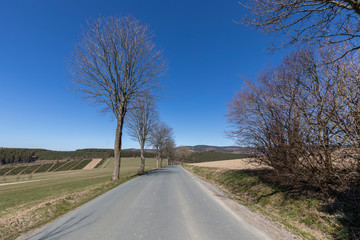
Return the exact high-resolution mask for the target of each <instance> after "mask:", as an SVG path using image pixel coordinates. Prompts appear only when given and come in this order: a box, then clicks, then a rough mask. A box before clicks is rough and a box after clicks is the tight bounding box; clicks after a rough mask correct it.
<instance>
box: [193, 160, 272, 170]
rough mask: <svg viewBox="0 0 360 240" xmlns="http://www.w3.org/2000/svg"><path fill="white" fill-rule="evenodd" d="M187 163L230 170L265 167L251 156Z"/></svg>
mask: <svg viewBox="0 0 360 240" xmlns="http://www.w3.org/2000/svg"><path fill="white" fill-rule="evenodd" d="M189 165H193V166H198V167H213V168H224V169H232V170H245V169H263V168H266V167H265V166H263V165H259V164H258V163H255V162H253V159H252V158H242V159H233V160H222V161H212V162H202V163H191V164H189Z"/></svg>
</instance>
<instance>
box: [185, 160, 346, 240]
mask: <svg viewBox="0 0 360 240" xmlns="http://www.w3.org/2000/svg"><path fill="white" fill-rule="evenodd" d="M185 167H186V168H187V169H188V170H190V171H191V172H193V173H195V174H196V175H198V176H200V177H201V178H203V179H205V180H207V181H209V182H211V183H213V184H215V185H217V186H218V187H220V188H222V189H223V190H224V191H225V192H227V193H228V194H230V195H231V196H232V197H233V198H235V199H236V200H237V201H239V202H240V203H241V204H243V205H245V206H247V207H248V208H250V209H252V210H254V211H256V212H260V213H261V214H263V215H266V216H267V217H268V218H269V219H270V220H272V221H275V222H278V223H280V224H281V225H283V226H284V227H285V228H286V229H287V230H289V231H291V232H293V233H294V234H296V235H298V236H301V237H302V238H303V239H331V236H335V235H336V231H337V229H339V227H341V224H340V223H339V221H338V220H337V219H338V217H339V216H337V215H336V214H335V215H331V214H329V213H328V212H325V211H324V210H323V206H324V205H325V204H327V202H324V201H320V200H318V199H315V198H310V197H307V196H301V195H293V194H292V193H291V191H288V190H285V189H281V188H279V187H278V186H274V185H273V184H271V183H268V182H266V181H264V180H263V178H262V177H261V176H262V174H266V173H267V174H268V173H269V172H266V171H269V170H263V171H260V170H258V171H250V170H248V171H246V170H237V171H235V170H220V169H216V168H205V167H195V166H190V165H185ZM341 239H343V238H341Z"/></svg>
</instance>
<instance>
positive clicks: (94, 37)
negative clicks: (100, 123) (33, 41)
mask: <svg viewBox="0 0 360 240" xmlns="http://www.w3.org/2000/svg"><path fill="white" fill-rule="evenodd" d="M69 65H70V72H71V73H72V76H73V81H74V84H75V87H76V89H77V90H78V92H80V94H81V96H82V97H84V98H87V99H90V100H91V101H93V102H95V103H98V104H101V105H102V106H104V110H105V111H109V112H112V113H113V114H114V116H115V118H116V120H117V126H116V135H115V144H114V155H115V161H114V171H113V176H112V179H114V180H116V179H119V175H120V165H121V142H122V133H123V126H124V120H125V116H126V112H127V110H128V106H129V104H131V103H133V102H134V101H136V100H137V98H138V97H139V96H141V95H142V94H143V93H144V92H148V91H149V90H153V89H154V88H156V87H157V84H158V82H157V80H158V78H159V76H160V75H161V74H162V73H163V72H164V61H163V60H162V56H161V52H160V51H158V50H157V49H156V47H155V45H154V43H153V42H152V34H151V32H150V30H149V27H148V26H147V25H143V24H141V23H140V22H139V21H138V20H136V19H135V18H133V17H131V16H127V17H121V18H120V17H107V18H98V19H94V20H92V21H89V22H88V24H87V27H86V28H85V29H84V30H83V33H82V40H81V41H80V42H79V43H78V44H76V46H75V50H74V52H73V54H72V56H71V58H70V60H69Z"/></svg>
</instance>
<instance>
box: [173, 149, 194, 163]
mask: <svg viewBox="0 0 360 240" xmlns="http://www.w3.org/2000/svg"><path fill="white" fill-rule="evenodd" d="M190 155H191V151H190V148H189V147H185V146H184V147H178V148H177V149H176V157H177V158H178V159H179V160H180V161H181V164H184V160H185V158H188V157H190Z"/></svg>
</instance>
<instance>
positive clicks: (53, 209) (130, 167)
mask: <svg viewBox="0 0 360 240" xmlns="http://www.w3.org/2000/svg"><path fill="white" fill-rule="evenodd" d="M112 161H113V160H110V163H111V162H112ZM146 161H147V162H146V164H147V165H146V169H147V170H150V169H154V168H155V165H156V160H155V159H147V160H146ZM139 163H140V159H137V158H128V159H126V158H125V159H122V166H121V174H120V180H118V181H112V180H111V174H112V167H111V166H112V164H109V165H110V166H109V167H107V168H101V169H90V170H72V171H64V172H51V173H39V174H33V175H32V177H31V181H25V182H17V181H18V179H17V178H16V177H8V178H7V179H6V183H9V184H8V185H6V184H3V185H0V239H2V240H12V239H15V238H17V237H18V236H20V235H21V234H23V233H25V232H27V231H29V230H31V229H34V228H37V227H39V226H42V225H44V224H46V223H48V222H50V221H52V220H54V219H56V218H58V217H59V216H62V215H64V214H65V213H67V212H69V211H71V210H73V209H75V208H77V207H78V206H80V205H82V204H84V203H86V202H88V201H90V200H92V199H94V198H96V197H97V196H99V195H101V194H103V193H105V192H107V191H109V190H110V189H112V188H114V187H116V186H118V185H120V184H122V183H124V182H126V181H128V180H130V179H132V178H134V177H135V176H136V174H137V171H138V168H139V165H140V164H139ZM25 177H26V178H25ZM27 179H28V178H27V176H24V179H20V181H21V180H22V181H24V180H27ZM29 180H30V179H29ZM13 183H15V184H13Z"/></svg>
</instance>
